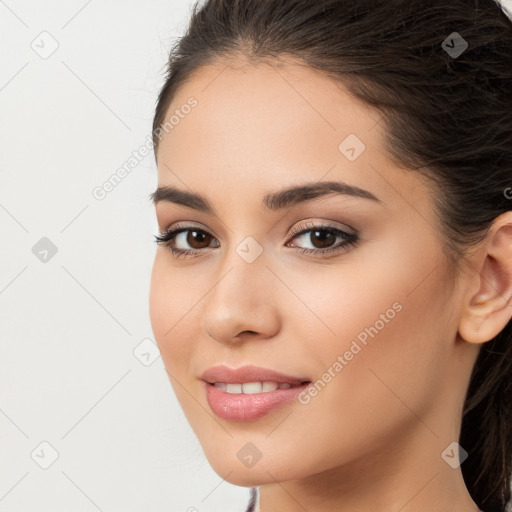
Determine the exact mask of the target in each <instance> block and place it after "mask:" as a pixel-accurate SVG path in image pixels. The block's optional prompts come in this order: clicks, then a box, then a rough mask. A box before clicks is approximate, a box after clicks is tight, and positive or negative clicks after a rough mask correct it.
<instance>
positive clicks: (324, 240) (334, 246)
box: [291, 225, 359, 255]
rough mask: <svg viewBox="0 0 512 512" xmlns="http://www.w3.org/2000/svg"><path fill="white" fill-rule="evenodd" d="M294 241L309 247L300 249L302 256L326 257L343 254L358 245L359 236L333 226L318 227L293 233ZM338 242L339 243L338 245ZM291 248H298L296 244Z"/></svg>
mask: <svg viewBox="0 0 512 512" xmlns="http://www.w3.org/2000/svg"><path fill="white" fill-rule="evenodd" d="M292 240H299V241H301V243H302V244H303V245H306V246H307V245H308V244H309V247H300V246H299V249H300V252H301V253H302V254H319V255H324V254H327V253H329V254H330V253H333V252H342V251H345V250H347V249H348V248H349V247H353V246H355V245H357V242H358V241H359V236H358V235H357V234H356V233H354V232H348V231H344V230H342V229H339V228H335V227H333V226H324V225H317V226H311V227H308V228H305V229H302V230H300V227H299V228H298V230H297V231H295V232H294V233H292ZM336 241H338V242H337V243H336ZM291 247H297V245H296V242H295V243H293V244H292V245H291Z"/></svg>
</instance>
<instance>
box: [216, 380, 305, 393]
mask: <svg viewBox="0 0 512 512" xmlns="http://www.w3.org/2000/svg"><path fill="white" fill-rule="evenodd" d="M298 385H299V384H294V385H293V386H292V384H290V383H288V382H285V383H283V384H279V383H277V382H267V381H266V382H244V383H241V384H238V383H235V384H233V383H226V382H215V383H214V386H215V387H216V388H219V389H220V390H221V391H225V392H227V393H232V394H240V393H243V394H245V395H252V394H254V393H267V392H269V391H275V390H276V389H290V388H291V387H296V386H298Z"/></svg>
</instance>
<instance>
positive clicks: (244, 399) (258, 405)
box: [201, 365, 311, 422]
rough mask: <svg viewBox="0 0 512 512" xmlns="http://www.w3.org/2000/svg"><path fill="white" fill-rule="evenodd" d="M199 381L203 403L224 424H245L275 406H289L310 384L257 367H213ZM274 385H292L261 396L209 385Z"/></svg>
mask: <svg viewBox="0 0 512 512" xmlns="http://www.w3.org/2000/svg"><path fill="white" fill-rule="evenodd" d="M201 379H202V380H203V381H204V382H203V385H204V388H205V394H206V399H207V401H208V404H209V405H210V408H211V410H212V411H213V412H214V413H215V414H216V415H217V416H219V417H220V418H223V419H225V420H228V421H239V422H247V421H252V420H255V419H258V418H261V417H262V416H265V415H266V414H268V413H270V412H271V411H273V410H274V409H276V408H277V407H279V406H282V405H284V404H286V403H289V402H291V401H293V400H295V398H297V396H298V395H299V394H300V393H301V392H302V391H303V390H304V389H305V388H306V387H308V386H309V385H310V384H311V381H310V380H307V379H305V378H300V377H293V376H290V375H285V374H283V373H280V372H277V371H275V370H270V369H268V368H261V367H258V366H252V365H248V366H242V367H240V368H229V367H227V366H214V367H212V368H209V369H208V370H206V371H205V372H204V373H203V374H202V375H201ZM265 381H267V382H277V383H280V384H285V383H289V384H294V385H296V387H292V388H289V389H276V390H275V391H268V392H264V393H253V394H244V393H227V392H226V391H222V390H221V389H219V388H217V387H215V386H214V385H213V383H214V382H226V383H231V384H233V383H244V382H265Z"/></svg>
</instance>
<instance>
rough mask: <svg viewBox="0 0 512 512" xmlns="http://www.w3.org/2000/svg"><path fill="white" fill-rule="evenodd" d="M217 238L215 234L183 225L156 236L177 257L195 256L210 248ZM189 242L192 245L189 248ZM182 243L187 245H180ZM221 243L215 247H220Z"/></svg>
mask: <svg viewBox="0 0 512 512" xmlns="http://www.w3.org/2000/svg"><path fill="white" fill-rule="evenodd" d="M214 240H216V239H215V238H214V236H213V235H211V234H210V233H208V231H205V230H204V229H199V228H196V227H194V226H183V227H177V228H175V229H169V230H167V231H164V232H163V233H162V234H160V235H157V236H155V242H156V243H157V244H159V245H163V246H165V247H166V248H168V249H169V250H170V251H171V253H172V254H173V255H175V256H176V257H182V258H186V257H194V256H197V255H199V254H200V253H201V252H203V251H204V249H208V248H209V247H210V244H211V242H212V241H214ZM187 244H188V245H189V246H190V247H191V249H189V248H188V247H186V246H187ZM180 245H182V246H185V247H184V248H183V247H181V248H180V247H179V246H180ZM219 245H220V244H219V243H218V241H217V244H216V245H214V246H213V247H219Z"/></svg>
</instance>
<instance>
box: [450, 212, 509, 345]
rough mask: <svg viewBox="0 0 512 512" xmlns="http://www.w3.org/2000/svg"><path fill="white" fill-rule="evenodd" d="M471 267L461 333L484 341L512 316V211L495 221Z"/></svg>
mask: <svg viewBox="0 0 512 512" xmlns="http://www.w3.org/2000/svg"><path fill="white" fill-rule="evenodd" d="M471 267H472V269H471V270H472V272H471V275H470V276H469V277H468V283H469V285H468V292H467V294H466V296H465V297H464V307H463V309H462V312H461V318H460V323H459V334H460V336H461V337H462V338H463V339H464V340H466V341H468V342H470V343H485V342H486V341H489V340H492V339H493V338H494V337H496V336H497V335H498V334H499V333H500V332H501V331H502V330H503V329H504V328H505V326H506V325H507V323H508V322H509V320H510V318H511V317H512V304H511V297H512V211H508V212H505V213H503V214H502V215H500V216H499V217H497V218H496V219H495V220H494V222H493V224H492V226H491V228H490V230H489V232H488V234H487V236H486V238H485V240H484V241H483V242H482V246H481V247H480V248H479V249H478V251H477V252H476V253H475V254H474V255H473V256H472V258H471Z"/></svg>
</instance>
